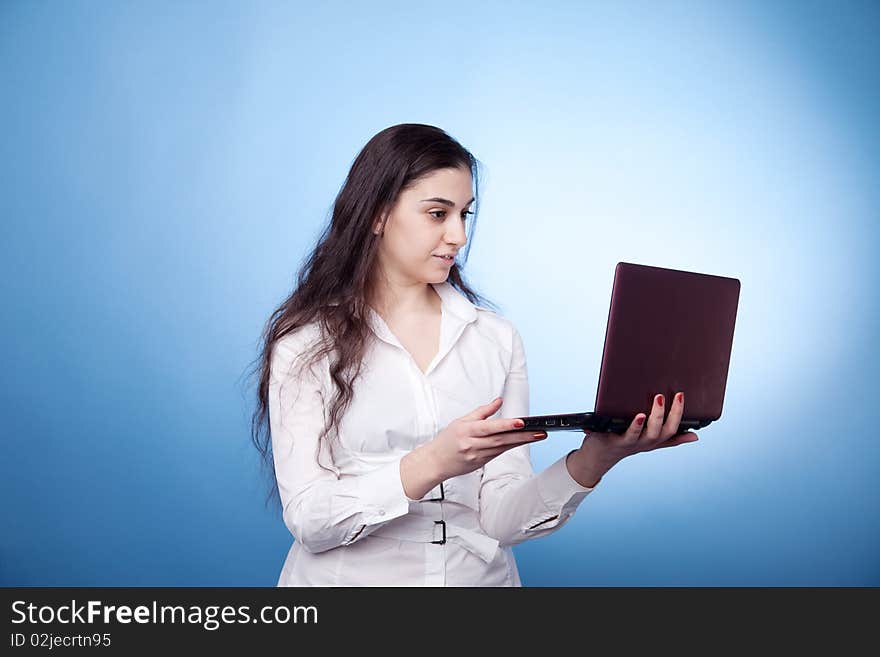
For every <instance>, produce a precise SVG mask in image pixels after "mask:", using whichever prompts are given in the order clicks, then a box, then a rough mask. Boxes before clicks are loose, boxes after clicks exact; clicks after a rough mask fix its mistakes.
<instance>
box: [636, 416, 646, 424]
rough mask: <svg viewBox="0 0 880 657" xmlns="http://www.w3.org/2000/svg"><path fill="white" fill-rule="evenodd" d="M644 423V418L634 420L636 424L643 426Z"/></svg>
mask: <svg viewBox="0 0 880 657" xmlns="http://www.w3.org/2000/svg"><path fill="white" fill-rule="evenodd" d="M644 423H645V418H644V417H638V418H636V424H644Z"/></svg>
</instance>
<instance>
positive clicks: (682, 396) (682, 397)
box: [678, 392, 684, 404]
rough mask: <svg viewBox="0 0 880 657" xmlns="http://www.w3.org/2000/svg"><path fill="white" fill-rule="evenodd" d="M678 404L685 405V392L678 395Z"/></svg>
mask: <svg viewBox="0 0 880 657" xmlns="http://www.w3.org/2000/svg"><path fill="white" fill-rule="evenodd" d="M678 403H679V404H684V393H683V392H680V393H678Z"/></svg>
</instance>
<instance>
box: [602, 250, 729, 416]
mask: <svg viewBox="0 0 880 657" xmlns="http://www.w3.org/2000/svg"><path fill="white" fill-rule="evenodd" d="M739 291H740V281H739V280H738V279H736V278H727V277H724V276H715V275H712V274H703V273H698V272H691V271H682V270H677V269H664V268H662V267H652V266H648V265H640V264H634V263H629V262H619V263H618V264H617V267H616V269H615V272H614V284H613V286H612V289H611V304H610V308H609V311H608V322H607V325H606V329H605V346H604V348H603V352H602V364H601V368H600V371H599V384H598V387H597V390H596V403H595V408H594V411H593V412H594V414H595V415H597V416H599V417H615V418H626V419H627V424H628V423H629V422H631V421H632V418H633V417H634V416H635V414H636V413H638V412H648V411H649V410H650V409H651V407H652V405H653V400H654V395H655V394H663V395H664V398H665V399H666V400H667V401H671V400H672V396H673V395H674V394H675V393H676V392H679V391H682V392H684V395H685V413H684V419H687V420H697V421H699V423H700V424H701V425H704V424H707V423H708V422H711V421H713V420H717V419H718V418H720V417H721V410H722V407H723V406H724V393H725V390H726V387H727V374H728V367H729V364H730V353H731V349H732V346H733V333H734V326H735V324H736V312H737V307H738V303H739ZM669 407H670V404H669V403H667V404H666V409H667V411H666V412H667V413H668V409H669Z"/></svg>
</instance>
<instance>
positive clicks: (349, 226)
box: [251, 123, 494, 509]
mask: <svg viewBox="0 0 880 657" xmlns="http://www.w3.org/2000/svg"><path fill="white" fill-rule="evenodd" d="M479 166H480V164H479V161H478V160H477V159H476V158H475V157H474V156H473V155H472V154H471V153H470V152H469V151H468V150H467V149H466V148H464V147H463V146H462V145H461V144H460V143H459V142H458V141H456V140H455V139H453V138H452V137H450V136H449V135H448V134H446V132H444V131H443V130H441V129H440V128H437V127H434V126H430V125H423V124H419V123H403V124H400V125H395V126H391V127H389V128H385V129H384V130H382V131H381V132H379V133H378V134H376V135H375V136H374V137H373V138H372V139H370V140H369V141H368V142H367V144H366V145H365V146H364V147H363V149H362V150H361V152H360V153H359V154H358V155H357V157H356V158H355V160H354V162H353V163H352V165H351V169H350V170H349V172H348V176H347V177H346V179H345V181H344V183H343V185H342V188H341V189H340V191H339V193H338V194H337V196H336V200H335V203H334V205H333V213H332V217H331V220H330V222H329V224H328V225H327V226H326V227H325V228H324V230H323V231H322V233H321V235H320V237H319V238H318V241H317V244H316V246H315V248H314V250H313V251H312V253H311V254H310V255H309V257H308V258H307V259H306V260H305V262H304V263H303V265H302V267H301V268H300V270H299V273H298V275H297V281H296V285H295V287H294V290H293V292H292V293H291V294H290V296H289V297H287V299H285V300H284V301H283V302H282V303H281V304H280V305H279V306H278V307H277V308H276V309H275V310H274V311H273V312H272V314H271V316H270V317H269V319H268V321H267V322H266V325H265V328H264V330H263V332H262V336H261V353H260V354H259V355H258V356H257V358H256V360H255V361H254V362H255V363H256V369H255V370H254V371H253V373H256V372H257V371H258V372H259V375H260V383H259V388H258V390H257V408H256V410H255V411H254V413H253V415H252V418H251V440H252V441H253V443H254V445H255V446H256V448H257V450H258V451H259V453H260V457H261V465H262V468H263V471H264V473H265V474H266V475H267V478H268V480H269V492H268V496H267V498H266V502H267V503H269V502H270V501H272V500H275V502H276V503H277V508H278V509H280V498H279V496H278V483H277V479H276V477H275V468H274V461H273V456H272V436H271V427H270V423H269V407H268V402H269V400H268V396H269V375H270V370H269V368H270V363H271V359H272V349H273V347H274V345H275V343H276V342H278V341H279V340H280V339H281V338H283V337H284V336H286V335H288V334H289V333H291V332H292V331H294V330H296V329H297V328H299V327H301V326H303V325H306V324H309V323H310V322H312V321H316V322H317V323H318V327H319V328H320V331H319V333H320V336H321V339H320V340H319V342H318V343H317V344H316V347H317V348H315V349H314V352H313V353H312V354H311V358H309V359H308V363H307V365H309V366H310V365H311V364H313V363H315V362H317V361H318V360H320V359H321V358H323V357H324V356H325V355H327V354H331V358H330V375H331V378H332V380H333V383H334V386H335V388H336V391H335V394H334V397H333V399H332V400H331V402H330V404H329V408H330V411H329V414H326V415H327V416H328V417H329V420H328V421H327V422H326V423H325V426H324V428H323V430H322V432H321V434H320V436H319V437H318V441H319V448H318V451H320V441H321V440H323V439H326V438H327V437H328V435H332V433H333V432H334V430H338V426H339V421H340V419H341V418H342V417H343V415H344V413H345V411H346V409H347V408H348V406H349V404H350V403H351V399H352V388H353V384H354V381H355V379H356V378H357V377H358V375H359V374H360V371H361V363H362V358H363V355H364V352H365V350H366V348H367V346H368V340H369V339H370V334H371V330H370V328H369V324H368V323H367V321H368V320H367V316H368V314H367V300H368V299H371V298H372V292H373V289H372V286H373V285H374V284H375V277H374V275H373V269H374V268H375V266H376V263H377V261H378V260H377V257H376V256H377V253H376V251H377V249H378V246H379V240H380V239H381V237H382V235H383V234H384V227H385V222H386V221H387V218H388V213H389V212H390V211H391V209H392V208H393V207H394V205H395V203H396V202H397V199H398V197H399V195H400V193H401V192H403V191H404V190H406V189H409V188H410V187H411V186H413V185H414V184H416V183H417V182H418V181H419V180H420V179H422V178H423V177H425V176H427V175H429V174H431V173H432V172H434V171H437V170H439V169H447V168H463V169H465V170H469V171H470V173H471V176H472V179H473V181H474V204H473V206H472V209H473V211H474V215H473V216H472V220H471V222H470V234H469V235H468V241H467V245H466V249H465V252H464V262H466V261H467V256H468V253H469V252H470V247H471V244H472V239H473V232H474V228H475V225H476V218H477V214H478V212H479V195H478V192H479ZM380 221H381V226H382V229H381V231H380V233H379V234H378V235H376V234H374V232H373V227H374V226H375V225H376V224H377V223H378V222H380ZM447 282H449V283H450V284H451V285H452V286H454V287H455V288H456V289H458V290H459V291H460V292H461V293H462V294H464V295H465V296H466V297H467V298H468V299H469V300H470V301H471V302H472V303H474V304H476V305H481V306H483V307H494V304H492V303H491V302H490V301H488V300H486V299H484V298H483V297H482V296H481V295H479V294H478V293H477V292H475V291H474V290H473V289H471V287H470V286H469V285H468V284H466V283H465V280H464V277H463V275H462V271H461V269H460V265H459V264H458V263H456V264H454V265H453V266H452V268H451V269H450V271H449V277H448V279H447ZM319 464H320V461H319ZM322 467H323V466H322ZM325 469H326V468H325Z"/></svg>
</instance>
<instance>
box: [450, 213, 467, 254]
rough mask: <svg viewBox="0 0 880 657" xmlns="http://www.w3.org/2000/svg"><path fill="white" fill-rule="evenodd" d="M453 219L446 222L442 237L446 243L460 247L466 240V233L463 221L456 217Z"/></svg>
mask: <svg viewBox="0 0 880 657" xmlns="http://www.w3.org/2000/svg"><path fill="white" fill-rule="evenodd" d="M453 219H454V220H453V221H450V222H447V225H446V235H445V236H444V239H445V240H446V243H447V244H454V245H455V247H456V248H457V249H460V248H461V247H462V246H464V244H465V243H466V242H467V233H466V232H465V230H464V222H462V221H461V220H460V219H458V218H457V217H454V218H453ZM450 224H451V225H450Z"/></svg>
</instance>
